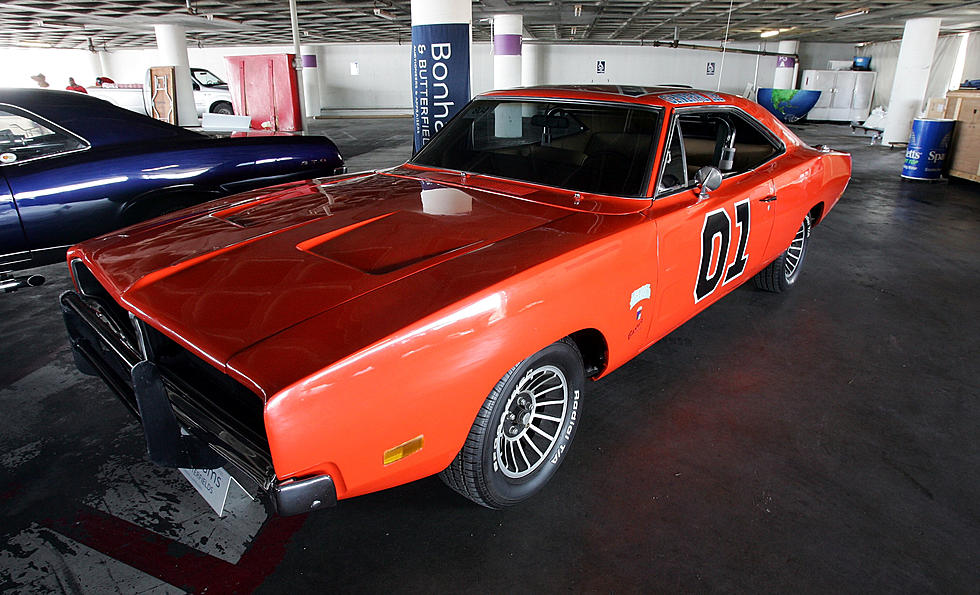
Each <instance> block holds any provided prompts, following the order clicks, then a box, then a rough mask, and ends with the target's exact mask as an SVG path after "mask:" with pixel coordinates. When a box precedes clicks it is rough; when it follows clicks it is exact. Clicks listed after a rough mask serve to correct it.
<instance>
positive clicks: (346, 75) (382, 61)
mask: <svg viewBox="0 0 980 595" xmlns="http://www.w3.org/2000/svg"><path fill="white" fill-rule="evenodd" d="M699 44H700V45H714V46H717V45H719V43H718V42H699ZM768 46H769V49H773V50H774V49H775V44H773V43H769V44H768ZM307 47H311V46H307ZM312 47H314V48H315V49H316V52H317V61H318V63H319V68H318V73H319V76H320V80H321V102H322V104H323V107H326V108H357V107H363V108H405V109H407V108H409V107H410V106H411V99H412V95H411V93H412V90H411V45H410V44H393V43H392V44H322V45H316V46H312ZM729 47H733V48H743V49H753V50H755V49H760V48H763V47H764V44H763V43H762V42H761V41H760V42H758V43H756V42H750V43H733V44H731V45H730V46H729ZM291 51H292V46H289V45H277V46H239V47H220V48H217V47H208V48H196V47H190V48H188V54H189V57H190V63H191V66H199V67H203V68H208V69H209V70H212V71H214V72H215V74H217V75H219V76H221V77H225V78H227V72H226V68H225V56H236V55H246V54H273V53H287V52H291ZM800 55H801V60H806V61H809V62H813V63H814V65H819V64H818V63H819V62H821V61H822V62H823V66H826V60H827V59H837V58H840V59H847V58H850V57H851V56H853V55H854V53H853V47H852V46H850V45H848V44H801V47H800ZM0 59H2V60H3V62H4V63H5V67H4V68H3V71H2V75H0V85H2V86H32V85H33V82H32V81H31V80H30V75H31V74H37V72H44V73H45V75H47V76H48V78H49V81H50V82H51V83H52V87H56V88H63V87H64V85H65V84H67V77H68V76H74V77H75V78H76V79H78V81H79V83H81V84H83V85H91V84H93V83H94V80H95V71H94V68H93V67H92V64H91V60H90V57H89V53H88V52H86V51H84V50H35V49H31V50H19V49H0ZM598 60H604V61H605V63H606V72H605V74H598V73H597V72H596V62H597V61H598ZM806 61H804V62H803V64H804V65H807V62H806ZM351 62H357V64H358V70H359V74H357V75H352V74H351V71H350V64H351ZM709 62H713V63H714V64H715V74H714V75H708V74H707V65H708V63H709ZM757 62H758V86H759V87H765V86H769V84H770V83H771V82H772V79H773V73H774V71H775V66H776V59H775V57H773V56H763V57H761V58H758V60H757V57H756V56H754V55H748V54H736V53H731V52H729V53H726V54H725V57H724V66H723V65H722V54H721V53H720V52H717V51H708V50H691V49H683V48H677V49H674V48H668V47H661V48H655V47H651V46H638V45H585V44H566V45H555V44H534V43H526V44H525V45H524V60H523V70H524V75H525V80H526V82H527V83H528V84H561V83H600V84H601V83H609V84H632V85H657V84H683V85H691V86H693V87H700V88H704V89H709V90H714V89H717V88H719V80H720V82H721V84H720V89H721V90H722V91H727V92H732V93H741V92H742V91H743V90H744V89H745V85H746V83H749V82H752V81H753V80H755V79H756V64H757ZM471 64H472V71H471V83H472V90H473V93H474V94H477V93H481V92H483V91H487V90H489V89H491V88H492V85H493V56H492V55H491V53H490V44H488V43H474V44H473V47H472V50H471ZM8 65H9V66H8ZM154 65H158V58H157V51H156V49H145V50H116V51H112V52H110V55H109V67H110V69H109V72H108V74H109V76H111V77H112V78H113V79H115V81H116V82H117V83H140V82H143V76H144V72H145V71H146V69H147V68H148V67H150V66H154ZM61 79H65V80H64V82H61Z"/></svg>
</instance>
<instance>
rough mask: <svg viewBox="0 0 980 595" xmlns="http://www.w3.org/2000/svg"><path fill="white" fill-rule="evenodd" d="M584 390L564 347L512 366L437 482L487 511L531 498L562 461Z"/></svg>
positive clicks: (579, 366) (579, 368) (570, 351)
mask: <svg viewBox="0 0 980 595" xmlns="http://www.w3.org/2000/svg"><path fill="white" fill-rule="evenodd" d="M584 386H585V371H584V365H583V363H582V356H581V354H580V353H579V351H578V348H577V347H576V346H575V344H574V343H572V342H571V341H569V340H562V341H558V342H556V343H552V344H551V345H549V346H548V347H545V348H544V349H542V350H541V351H539V352H537V353H535V354H534V355H532V356H531V357H529V358H527V359H525V360H524V361H522V362H521V363H519V364H517V365H516V366H514V367H513V368H511V369H510V370H509V371H508V372H507V373H506V374H504V376H503V378H501V379H500V381H499V382H497V384H496V386H494V388H493V390H491V391H490V394H489V395H488V396H487V399H486V401H484V403H483V406H482V407H481V408H480V411H479V413H478V414H477V416H476V420H475V421H474V422H473V426H472V427H471V428H470V433H469V435H468V436H467V438H466V442H465V443H464V444H463V448H462V449H461V450H460V451H459V454H457V455H456V458H455V459H453V462H452V463H451V464H450V465H449V467H447V468H446V470H444V471H443V472H442V473H440V474H439V477H440V478H441V479H442V480H443V482H445V484H446V485H448V486H449V487H451V488H452V489H454V490H455V491H457V492H459V493H460V494H462V495H463V496H466V497H467V498H469V499H470V500H472V501H474V502H476V503H477V504H480V505H482V506H486V507H488V508H503V507H505V506H511V505H514V504H517V503H518V502H521V501H522V500H525V499H527V498H529V497H531V496H532V495H534V494H535V493H537V492H538V491H540V490H541V489H542V488H543V487H544V485H545V484H546V483H548V481H549V480H550V479H551V478H552V476H553V475H554V474H555V471H556V470H557V469H558V466H559V465H560V464H561V462H562V461H563V460H564V459H565V457H566V456H567V451H568V447H569V445H570V444H571V442H572V439H573V438H574V437H575V431H576V430H577V429H578V424H579V420H580V419H581V415H582V394H583V388H584Z"/></svg>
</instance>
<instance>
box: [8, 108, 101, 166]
mask: <svg viewBox="0 0 980 595" xmlns="http://www.w3.org/2000/svg"><path fill="white" fill-rule="evenodd" d="M87 146H88V144H87V143H85V141H83V140H82V139H80V138H78V137H77V136H75V135H73V134H70V133H68V132H66V131H64V130H61V129H59V128H57V127H56V126H54V125H53V124H50V123H48V122H46V121H44V120H41V119H40V118H38V117H37V116H35V115H33V114H30V113H28V112H25V111H22V110H19V109H17V108H15V107H12V106H6V105H0V165H12V164H14V163H22V162H24V161H28V160H30V159H39V158H41V157H50V156H52V155H58V154H60V153H67V152H70V151H77V150H78V149H84V148H86V147H87Z"/></svg>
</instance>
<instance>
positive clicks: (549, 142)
mask: <svg viewBox="0 0 980 595" xmlns="http://www.w3.org/2000/svg"><path fill="white" fill-rule="evenodd" d="M661 117H662V112H661V111H660V110H659V109H650V108H640V107H631V106H616V105H603V104H574V103H560V102H547V101H500V100H478V101H474V102H472V103H470V104H469V105H468V106H467V107H466V108H465V109H464V110H463V111H462V112H461V113H460V114H459V115H458V116H456V117H455V118H454V119H453V120H452V121H451V122H450V123H449V124H447V125H446V127H445V128H444V129H443V130H442V131H440V132H439V134H437V135H436V136H435V137H433V138H432V140H431V141H429V142H428V143H427V144H426V145H425V147H424V148H423V149H422V150H421V151H420V152H419V154H418V155H416V156H415V158H414V159H413V160H412V163H415V164H418V165H425V166H430V167H438V168H444V169H451V170H456V171H464V172H469V173H477V174H486V175H491V176H496V177H501V178H509V179H514V180H521V181H525V182H531V183H535V184H542V185H545V186H555V187H558V188H565V189H568V190H577V191H582V192H591V193H595V194H608V195H613V196H628V197H638V196H644V195H645V191H646V184H647V180H648V177H649V174H650V170H651V158H652V155H653V153H654V152H655V147H656V139H657V135H658V133H659V130H660V122H661Z"/></svg>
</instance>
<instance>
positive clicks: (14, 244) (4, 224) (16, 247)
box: [0, 116, 30, 269]
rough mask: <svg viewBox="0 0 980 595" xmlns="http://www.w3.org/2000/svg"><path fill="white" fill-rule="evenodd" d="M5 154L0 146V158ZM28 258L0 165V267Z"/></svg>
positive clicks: (22, 234)
mask: <svg viewBox="0 0 980 595" xmlns="http://www.w3.org/2000/svg"><path fill="white" fill-rule="evenodd" d="M0 118H2V116H0ZM0 145H2V141H0ZM7 154H8V153H6V152H4V150H3V148H2V146H0V159H2V158H3V156H4V155H7ZM28 260H30V252H29V251H28V248H27V239H26V238H25V237H24V229H23V228H22V227H21V225H20V216H19V215H18V214H17V205H16V204H14V196H13V193H11V192H10V186H9V185H8V184H7V178H6V176H5V175H4V172H3V171H2V166H0V269H2V268H3V267H9V266H16V265H18V264H20V263H24V262H27V261H28Z"/></svg>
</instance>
